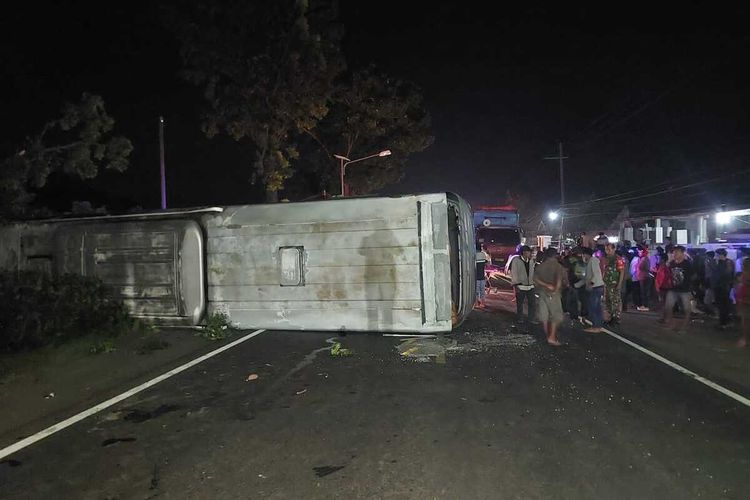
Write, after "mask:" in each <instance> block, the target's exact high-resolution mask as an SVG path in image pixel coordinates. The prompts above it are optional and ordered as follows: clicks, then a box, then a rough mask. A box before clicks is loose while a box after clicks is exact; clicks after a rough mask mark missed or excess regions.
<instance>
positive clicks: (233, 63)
mask: <svg viewBox="0 0 750 500" xmlns="http://www.w3.org/2000/svg"><path fill="white" fill-rule="evenodd" d="M337 15H338V13H337V8H336V2H335V1H334V0H310V1H305V0H278V1H273V2H271V1H266V2H246V1H239V0H233V1H231V2H229V3H224V4H221V6H215V5H213V4H210V3H200V4H197V6H194V7H185V6H184V5H179V4H178V5H177V6H176V7H174V8H173V9H172V10H171V11H170V12H169V14H168V19H169V23H170V25H171V26H172V27H173V29H174V30H175V33H176V35H177V37H178V39H179V40H180V42H181V47H182V49H181V52H182V57H183V62H184V72H183V73H184V76H185V78H186V79H187V80H188V81H190V82H192V83H194V84H195V85H198V86H199V87H200V88H201V89H203V92H204V96H205V98H206V102H207V109H206V112H205V113H204V116H203V130H204V131H205V133H206V134H207V135H208V136H209V137H212V136H214V135H216V134H219V133H224V134H227V135H229V136H230V137H232V138H234V139H235V140H237V141H247V142H248V143H250V144H252V146H253V148H254V150H255V158H254V161H253V164H252V166H251V167H250V168H249V171H250V174H249V178H250V180H251V181H252V182H260V183H262V184H263V185H264V186H265V188H266V192H267V194H268V198H269V200H270V201H273V200H275V198H276V193H277V192H278V191H279V190H281V189H284V188H285V187H287V184H288V183H287V181H288V180H289V179H290V178H291V177H293V176H295V175H296V178H295V180H294V181H293V182H292V184H294V183H295V182H296V184H297V186H298V187H299V186H300V185H301V184H304V185H305V187H304V188H302V189H298V191H300V194H303V193H307V194H309V193H310V192H315V191H319V190H321V189H324V188H328V189H330V188H332V187H333V185H334V184H335V182H334V181H335V179H336V178H337V177H336V175H334V174H335V173H336V172H337V170H336V169H337V164H336V161H335V160H334V159H333V156H332V155H333V154H342V155H345V156H349V155H355V156H356V155H362V156H364V155H367V154H370V153H372V152H377V151H380V150H382V149H391V151H392V152H393V154H392V155H391V156H390V157H387V158H378V160H377V161H373V162H368V163H367V165H364V164H362V165H358V166H357V169H356V170H354V169H353V170H352V173H351V177H349V180H350V181H351V184H352V186H353V188H354V190H355V192H359V193H368V192H372V191H374V190H377V189H379V188H381V187H383V186H384V185H386V184H388V183H391V182H395V181H398V180H399V179H400V178H401V176H402V173H403V166H404V164H405V163H406V161H407V159H408V157H409V155H410V154H411V153H414V152H418V151H421V150H423V149H425V148H426V147H428V146H429V145H430V144H431V143H432V137H431V136H430V119H429V115H428V113H427V112H426V110H425V108H424V106H423V103H422V97H421V94H420V92H419V91H418V89H417V88H416V87H415V86H414V85H412V84H410V83H408V82H405V81H401V80H398V79H394V78H391V77H388V76H386V75H384V74H382V73H380V72H379V71H377V70H375V69H374V68H367V69H364V70H361V71H356V72H347V71H346V65H345V61H344V57H343V54H342V50H341V39H342V36H343V29H342V26H341V25H340V24H339V23H338V21H337ZM302 178H304V180H300V179H302Z"/></svg>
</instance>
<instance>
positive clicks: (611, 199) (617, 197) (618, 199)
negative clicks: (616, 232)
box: [563, 169, 750, 209]
mask: <svg viewBox="0 0 750 500" xmlns="http://www.w3.org/2000/svg"><path fill="white" fill-rule="evenodd" d="M748 172H750V169H745V170H741V171H739V172H732V173H730V174H726V175H722V176H719V177H715V178H713V179H707V180H703V181H699V182H694V183H691V184H686V185H683V186H678V187H671V188H667V189H662V190H660V191H656V192H654V193H648V194H643V195H639V196H631V197H625V198H621V196H624V195H626V194H629V193H635V192H638V191H643V190H645V189H654V188H656V187H658V186H660V185H664V184H666V181H665V182H661V183H659V184H656V185H655V186H651V187H648V188H641V189H635V190H633V191H629V192H626V193H621V194H616V195H610V196H605V197H603V198H595V199H593V200H588V201H582V202H577V203H571V204H569V205H567V206H565V207H563V208H573V209H575V207H576V206H579V205H588V204H591V203H598V202H601V201H608V202H609V203H621V202H625V201H632V200H639V199H644V198H650V197H652V196H659V195H661V194H665V193H673V192H675V191H682V190H685V189H690V188H693V187H696V186H701V185H703V184H709V183H712V182H716V181H720V180H722V179H726V178H728V177H735V176H738V175H743V174H746V173H748ZM695 175H700V174H698V173H696V174H692V175H689V176H687V178H689V177H694V176H695Z"/></svg>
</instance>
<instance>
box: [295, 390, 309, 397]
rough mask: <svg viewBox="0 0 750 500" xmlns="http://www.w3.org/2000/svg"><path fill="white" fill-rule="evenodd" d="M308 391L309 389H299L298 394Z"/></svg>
mask: <svg viewBox="0 0 750 500" xmlns="http://www.w3.org/2000/svg"><path fill="white" fill-rule="evenodd" d="M306 392H307V389H302V390H301V391H297V392H296V394H297V396H299V395H300V394H304V393H306Z"/></svg>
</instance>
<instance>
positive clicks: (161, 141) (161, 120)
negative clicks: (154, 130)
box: [159, 116, 167, 210]
mask: <svg viewBox="0 0 750 500" xmlns="http://www.w3.org/2000/svg"><path fill="white" fill-rule="evenodd" d="M159 178H160V180H161V209H162V210H164V209H166V208H167V173H166V167H165V166H164V117H163V116H160V117H159Z"/></svg>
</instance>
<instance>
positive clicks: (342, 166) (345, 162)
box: [333, 149, 391, 198]
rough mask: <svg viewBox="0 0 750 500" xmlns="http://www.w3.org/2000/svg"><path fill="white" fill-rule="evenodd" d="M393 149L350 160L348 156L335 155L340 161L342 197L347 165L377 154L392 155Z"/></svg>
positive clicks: (342, 195)
mask: <svg viewBox="0 0 750 500" xmlns="http://www.w3.org/2000/svg"><path fill="white" fill-rule="evenodd" d="M390 155H391V150H390V149H384V150H383V151H381V152H380V153H375V154H372V155H369V156H365V157H363V158H357V159H356V160H350V159H349V158H347V157H346V156H341V155H333V157H334V158H336V159H337V160H339V161H340V162H341V163H340V174H341V197H342V198H343V197H344V175H345V174H346V167H347V165H351V164H352V163H357V162H358V161H362V160H369V159H370V158H375V157H376V156H390Z"/></svg>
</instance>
